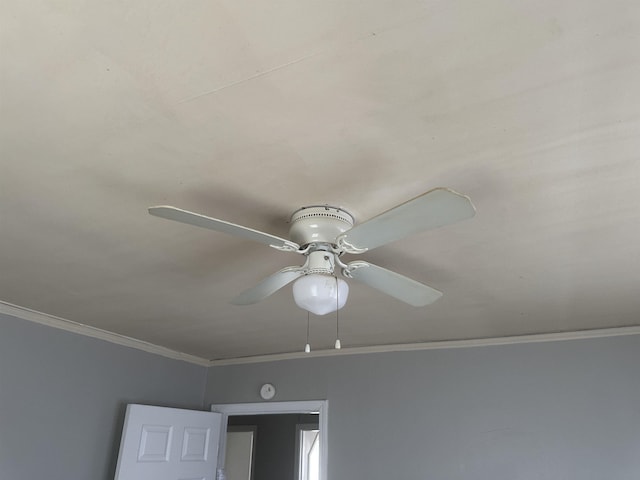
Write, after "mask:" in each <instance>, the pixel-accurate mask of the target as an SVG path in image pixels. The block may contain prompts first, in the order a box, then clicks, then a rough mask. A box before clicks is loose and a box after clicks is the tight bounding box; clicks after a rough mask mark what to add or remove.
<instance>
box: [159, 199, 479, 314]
mask: <svg viewBox="0 0 640 480" xmlns="http://www.w3.org/2000/svg"><path fill="white" fill-rule="evenodd" d="M149 213H150V214H151V215H155V216H157V217H162V218H166V219H169V220H175V221H178V222H182V223H187V224H189V225H195V226H198V227H202V228H208V229H210V230H215V231H218V232H223V233H227V234H230V235H234V236H236V237H241V238H245V239H248V240H253V241H256V242H259V243H263V244H265V245H268V246H270V247H272V248H275V249H276V250H280V251H283V252H295V253H299V254H301V255H304V257H305V261H304V264H303V265H302V266H290V267H285V268H283V269H282V270H280V271H278V272H276V273H274V274H273V275H271V276H269V277H267V278H265V279H264V280H263V281H261V282H260V283H258V284H257V285H256V286H254V287H252V288H249V289H248V290H245V291H244V292H243V293H241V294H240V295H239V296H237V297H236V298H235V299H233V300H232V301H231V303H233V304H236V305H249V304H253V303H257V302H259V301H260V300H263V299H265V298H267V297H268V296H270V295H272V294H274V293H275V292H277V291H278V290H280V289H281V288H283V287H284V286H286V285H288V284H289V283H291V282H293V281H294V280H295V281H296V282H295V283H294V285H293V294H294V300H295V301H296V304H297V305H298V306H299V307H301V308H303V309H305V310H308V311H310V312H312V313H315V314H317V315H324V314H326V313H329V312H333V311H336V310H338V309H340V308H342V307H343V306H344V304H345V302H346V300H347V295H348V292H349V287H348V284H347V283H346V282H345V281H344V280H343V279H341V278H338V276H337V274H336V270H341V273H342V275H343V276H344V277H346V278H348V279H353V280H356V281H358V282H361V283H364V284H365V285H368V286H370V287H373V288H375V289H377V290H379V291H381V292H383V293H385V294H387V295H390V296H392V297H394V298H396V299H398V300H401V301H403V302H406V303H408V304H409V305H413V306H415V307H422V306H425V305H428V304H430V303H433V302H435V301H436V300H437V299H438V298H440V297H441V296H442V293H441V292H439V291H438V290H436V289H434V288H431V287H429V286H428V285H424V284H422V283H420V282H417V281H415V280H412V279H410V278H408V277H405V276H403V275H400V274H399V273H396V272H392V271H391V270H387V269H385V268H382V267H379V266H377V265H374V264H372V263H369V262H365V261H361V260H356V261H352V262H349V263H344V262H343V261H342V259H341V257H342V255H344V254H345V253H348V254H356V255H358V254H362V253H365V252H367V251H369V250H373V249H374V248H377V247H380V246H381V245H385V244H387V243H390V242H393V241H395V240H399V239H401V238H404V237H406V236H409V235H412V234H414V233H418V232H422V231H424V230H428V229H430V228H436V227H440V226H443V225H448V224H451V223H454V222H458V221H460V220H465V219H467V218H471V217H473V216H474V215H475V208H474V206H473V204H472V203H471V200H470V199H469V197H467V196H465V195H461V194H459V193H457V192H455V191H453V190H450V189H448V188H436V189H433V190H430V191H428V192H426V193H423V194H422V195H419V196H418V197H416V198H414V199H412V200H409V201H408V202H405V203H403V204H400V205H398V206H396V207H394V208H392V209H390V210H387V211H386V212H384V213H381V214H380V215H378V216H376V217H373V218H372V219H370V220H367V221H365V222H363V223H359V224H354V219H353V216H352V215H351V214H350V213H349V212H348V211H346V210H344V209H342V208H339V207H333V206H329V205H311V206H307V207H302V208H300V209H299V210H296V211H295V212H294V213H293V215H292V216H291V222H290V223H291V227H290V230H289V237H290V240H286V239H284V238H280V237H277V236H275V235H271V234H269V233H264V232H260V231H258V230H254V229H252V228H248V227H243V226H241V225H236V224H234V223H230V222H226V221H224V220H218V219H216V218H211V217H207V216H204V215H200V214H197V213H193V212H188V211H186V210H182V209H179V208H176V207H171V206H157V207H150V208H149Z"/></svg>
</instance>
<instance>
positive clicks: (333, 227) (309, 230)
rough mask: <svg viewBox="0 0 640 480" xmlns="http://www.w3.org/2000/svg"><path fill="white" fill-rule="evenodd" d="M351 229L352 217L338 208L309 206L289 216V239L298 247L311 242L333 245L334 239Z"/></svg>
mask: <svg viewBox="0 0 640 480" xmlns="http://www.w3.org/2000/svg"><path fill="white" fill-rule="evenodd" d="M351 227H353V216H352V215H351V214H350V213H349V212H347V211H346V210H343V209H342V208H339V207H332V206H329V205H311V206H308V207H302V208H301V209H299V210H296V211H295V212H293V215H291V228H290V229H289V238H290V239H291V240H292V241H294V242H296V243H297V244H298V245H301V246H305V245H308V244H310V243H313V242H325V243H330V244H335V241H336V238H337V237H338V236H339V235H341V234H343V233H344V232H346V231H347V230H349V229H351Z"/></svg>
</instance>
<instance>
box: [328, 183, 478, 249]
mask: <svg viewBox="0 0 640 480" xmlns="http://www.w3.org/2000/svg"><path fill="white" fill-rule="evenodd" d="M475 214H476V209H475V207H474V206H473V204H472V203H471V200H470V199H469V197H467V196H465V195H461V194H459V193H457V192H454V191H453V190H449V189H448V188H436V189H433V190H430V191H428V192H426V193H423V194H422V195H420V196H419V197H416V198H414V199H413V200H409V201H408V202H406V203H403V204H402V205H398V206H397V207H394V208H392V209H391V210H387V211H386V212H384V213H381V214H380V215H378V216H377V217H374V218H372V219H371V220H367V221H366V222H364V223H361V224H359V225H356V226H355V227H353V228H352V229H351V230H349V231H347V232H345V233H344V234H342V235H341V236H340V237H338V239H337V243H338V245H340V246H341V247H343V248H345V250H346V251H347V252H349V253H362V252H363V251H366V250H371V249H374V248H376V247H379V246H381V245H385V244H387V243H389V242H393V241H395V240H399V239H401V238H404V237H406V236H408V235H411V234H414V233H418V232H422V231H424V230H428V229H430V228H436V227H440V226H442V225H448V224H450V223H455V222H458V221H460V220H465V219H467V218H471V217H473V216H474V215H475Z"/></svg>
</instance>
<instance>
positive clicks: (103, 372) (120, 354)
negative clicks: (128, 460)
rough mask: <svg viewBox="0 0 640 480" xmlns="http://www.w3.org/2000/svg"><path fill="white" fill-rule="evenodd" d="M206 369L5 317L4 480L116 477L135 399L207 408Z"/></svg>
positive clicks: (0, 321)
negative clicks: (127, 415) (127, 414)
mask: <svg viewBox="0 0 640 480" xmlns="http://www.w3.org/2000/svg"><path fill="white" fill-rule="evenodd" d="M205 380H206V368H204V367H199V366H196V365H191V364H187V363H184V362H180V361H176V360H171V359H167V358H163V357H160V356H157V355H153V354H148V353H145V352H141V351H138V350H134V349H131V348H127V347H122V346H119V345H114V344H111V343H108V342H105V341H102V340H97V339H93V338H88V337H84V336H80V335H77V334H73V333H69V332H65V331H61V330H57V329H54V328H50V327H46V326H42V325H38V324H35V323H32V322H28V321H25V320H19V319H16V318H12V317H9V316H6V315H1V314H0V478H1V479H6V480H27V479H36V478H41V479H45V478H46V479H47V480H88V479H91V480H99V479H104V480H107V479H109V480H112V479H113V475H114V472H115V465H116V461H117V455H118V448H119V444H120V434H121V430H122V424H123V420H124V412H125V406H126V404H127V403H143V404H153V405H163V406H171V407H183V408H194V409H201V408H202V407H203V403H202V399H203V392H204V386H205Z"/></svg>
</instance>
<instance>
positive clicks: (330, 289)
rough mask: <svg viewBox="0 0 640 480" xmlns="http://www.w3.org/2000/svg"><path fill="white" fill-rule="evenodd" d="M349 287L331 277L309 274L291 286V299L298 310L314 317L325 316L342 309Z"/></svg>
mask: <svg viewBox="0 0 640 480" xmlns="http://www.w3.org/2000/svg"><path fill="white" fill-rule="evenodd" d="M348 296H349V285H348V284H347V282H345V281H344V280H342V279H341V278H336V277H334V276H332V275H321V274H317V273H311V274H309V275H305V276H304V277H300V278H299V279H298V280H296V281H295V282H294V284H293V299H294V300H295V302H296V305H298V306H299V307H300V308H302V309H304V310H307V311H309V312H311V313H313V314H314V315H326V314H327V313H331V312H335V311H336V310H339V309H341V308H342V307H344V305H345V303H347V297H348Z"/></svg>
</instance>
